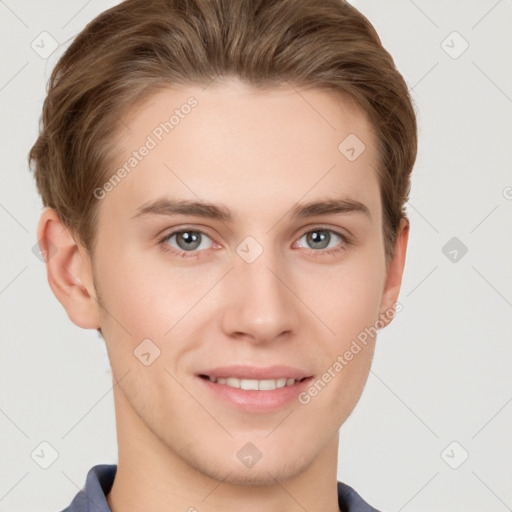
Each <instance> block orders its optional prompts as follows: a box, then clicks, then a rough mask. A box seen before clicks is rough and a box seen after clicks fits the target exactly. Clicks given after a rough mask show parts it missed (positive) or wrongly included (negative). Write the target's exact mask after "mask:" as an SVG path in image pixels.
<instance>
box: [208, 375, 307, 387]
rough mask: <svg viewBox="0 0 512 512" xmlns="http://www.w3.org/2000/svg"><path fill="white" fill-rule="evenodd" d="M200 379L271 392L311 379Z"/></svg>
mask: <svg viewBox="0 0 512 512" xmlns="http://www.w3.org/2000/svg"><path fill="white" fill-rule="evenodd" d="M199 377H201V378H202V379H205V380H209V381H210V382H213V383H216V384H222V385H225V386H228V387H231V388H235V389H243V390H245V391H273V390H275V389H280V388H284V387H291V386H294V385H295V384H297V383H300V382H304V381H305V380H308V379H311V378H312V377H303V378H302V379H294V378H287V377H280V378H277V379H261V380H259V379H239V378H237V377H211V376H209V375H204V374H201V375H199Z"/></svg>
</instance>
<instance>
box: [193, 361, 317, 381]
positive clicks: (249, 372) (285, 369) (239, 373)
mask: <svg viewBox="0 0 512 512" xmlns="http://www.w3.org/2000/svg"><path fill="white" fill-rule="evenodd" d="M198 375H206V376H207V377H215V378H217V379H218V378H227V377H236V378H238V379H256V380H264V379H279V378H287V379H296V380H301V379H304V378H305V377H311V374H309V373H307V372H306V371H304V370H300V369H299V368H293V367H291V366H285V365H276V366H267V367H259V368H258V367H256V366H244V365H234V366H221V367H218V368H213V369H211V370H205V371H203V372H199V373H198Z"/></svg>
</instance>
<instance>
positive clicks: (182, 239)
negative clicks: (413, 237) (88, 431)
mask: <svg viewBox="0 0 512 512" xmlns="http://www.w3.org/2000/svg"><path fill="white" fill-rule="evenodd" d="M119 41H122V44H119ZM416 143H417V141H416V121H415V115H414V110H413V106H412V103H411V99H410V96H409V93H408V90H407V87H406V84H405V82H404V80H403V78H402V77H401V75H400V74H399V72H398V71H397V70H396V68H395V66H394V63H393V60H392V58H391V56H390V55H389V53H388V52H387V51H386V50H385V49H384V48H383V47H382V45H381V43H380V40H379V37H378V35H377V34H376V32H375V30H374V29H373V27H372V26H371V24H370V23H369V22H368V20H367V19H366V18H365V17H364V16H363V15H362V14H360V13H359V12H358V11H357V10H356V9H355V8H354V7H352V6H350V4H348V3H346V2H343V1H341V0H314V1H313V0H311V1H305V0H301V1H299V2H296V1H293V2H292V1H290V0H277V1H276V0H272V1H265V0H246V1H241V2H231V1H227V0H155V1H151V2H148V1H141V0H127V1H125V2H123V3H121V4H119V5H117V6H115V7H113V8H111V9H109V10H108V11H106V12H104V13H102V14H101V15H100V16H98V18H96V19H95V20H93V21H92V22H91V23H90V24H89V25H87V27H86V28H85V29H84V30H83V31H82V32H81V33H80V34H79V35H78V36H77V38H76V39H75V40H74V42H73V43H72V44H71V46H70V47H69V48H68V49H67V51H66V52H65V53H64V55H63V56H62V57H61V59H60V60H59V62H58V63H57V65H56V67H55V69H54V70H53V73H52V76H51V79H50V84H49V90H48V95H47V98H46V100H45V103H44V107H43V116H42V123H41V132H40V135H39V138H38V140H37V141H36V143H35V144H34V146H33V148H32V149H31V151H30V155H29V159H30V162H31V164H32V165H33V166H34V171H35V178H36V182H37V187H38V190H39V192H40V194H41V196H42V200H43V204H44V206H45V207H47V208H46V209H45V210H44V211H43V214H42V216H41V220H40V223H39V227H38V239H39V241H40V245H41V249H42V251H43V253H44V252H46V253H47V269H48V279H49V282H50V285H51V287H52V289H53V291H54V293H55V294H56V296H57V298H58V299H59V300H60V302H61V303H62V304H63V306H64V307H65V309H66V311H67V313H68V315H69V317H70V319H71V320H72V321H73V322H74V323H75V324H77V325H78V326H80V327H83V328H91V329H98V330H99V331H100V332H101V334H102V337H103V339H104V340H105V343H106V347H107V351H108V354H109V358H110V362H111V366H112V370H113V375H114V378H115V379H117V380H119V384H118V385H117V386H116V388H115V399H116V413H117V420H118V435H119V438H120V448H121V440H123V439H124V440H126V442H129V440H128V439H129V437H130V435H132V436H133V434H134V431H136V432H137V435H138V436H139V439H141V438H142V437H143V438H144V442H146V443H148V444H149V443H153V444H152V445H153V446H155V447H156V446H157V445H158V447H159V449H161V448H162V447H163V448H164V449H165V450H168V452H169V454H172V456H173V457H177V458H179V460H181V461H186V462H187V463H189V466H191V467H194V468H196V469H200V471H201V472H203V473H204V474H208V475H210V476H216V477H218V478H219V479H222V478H224V477H225V475H226V473H227V472H228V471H232V473H231V476H230V479H231V480H232V481H233V482H236V481H246V482H247V481H251V482H254V483H256V482H264V481H266V480H265V479H266V478H267V477H268V474H269V473H268V472H270V473H271V474H272V475H274V476H275V477H278V476H280V477H281V478H286V477H287V476H290V475H291V474H292V473H293V471H299V470H300V469H301V468H305V467H307V466H308V465H311V464H312V463H313V461H314V460H316V459H317V458H318V457H319V454H321V453H322V450H324V449H325V448H326V447H327V446H328V444H329V443H330V442H332V440H333V439H334V438H335V436H336V434H337V431H338V429H339V427H340V425H341V424H342V423H343V422H344V421H345V420H346V418H347V417H348V416H349V414H350V413H351V411H352V410H353V408H354V406H355V404H356V403H357V400H358V399H359V397H360V394H361V392H362V390H363V387H364V384H365V382H366V378H367V376H368V372H369V368H370V364H371V358H372V355H373V349H374V343H375V340H376V336H375V328H374V329H373V330H371V328H372V327H375V326H377V328H382V327H384V326H385V325H387V323H389V322H390V321H391V319H392V318H393V316H394V314H393V312H394V305H395V303H396V301H397V298H398V294H399V289H400V284H401V276H402V272H403V268H404V263H405V251H406V245H407V235H408V220H407V216H406V212H405V203H406V201H407V199H408V194H409V189H410V173H411V170H412V167H413V164H414V161H415V157H416ZM192 203H194V204H192ZM189 246H190V247H189ZM50 247H52V248H55V249H54V250H53V251H52V250H50ZM50 255H51V257H48V256H50ZM369 329H370V330H369ZM365 330H366V331H365ZM362 332H371V335H370V336H366V338H365V342H364V343H363V342H361V341H359V343H357V342H356V345H357V346H358V347H359V350H357V349H356V348H354V340H358V339H359V340H361V333H362ZM347 351H348V352H351V353H352V356H350V358H349V357H346V358H343V361H344V362H343V363H341V362H340V359H339V358H338V356H342V357H343V355H344V354H346V353H347ZM142 354H149V355H148V356H144V357H142ZM144 359H145V361H144ZM336 362H338V363H339V364H341V365H342V368H341V369H340V367H339V365H338V366H336ZM233 364H238V365H252V366H256V367H268V366H273V365H288V366H291V367H294V368H298V369H300V370H302V371H303V372H306V373H307V375H308V376H310V377H311V378H312V380H311V381H310V384H309V387H307V388H304V389H303V390H302V391H303V393H302V395H301V397H302V398H300V397H297V399H296V400H294V401H292V402H290V403H288V404H287V405H286V406H284V407H280V408H276V409H275V410H272V411H268V410H267V411H256V410H249V409H245V410H244V409H241V408H240V407H234V406H232V405H231V404H228V403H225V402H223V401H222V400H220V399H219V400H213V399H211V397H210V395H209V393H210V390H209V388H206V387H205V386H206V384H205V379H204V378H202V377H200V375H204V374H205V373H207V372H208V371H209V370H212V369H215V368H217V367H220V366H227V365H233ZM326 372H328V373H329V372H330V375H331V378H329V379H328V380H327V377H326V378H325V379H324V378H322V376H323V375H325V374H326ZM318 379H320V380H322V382H323V383H324V385H321V384H318V385H317V386H316V388H317V391H316V392H314V391H311V390H312V388H311V386H313V385H314V383H315V382H318ZM307 397H309V398H307ZM313 398H314V399H313ZM286 411H287V412H290V411H293V414H290V416H289V418H288V419H287V420H286V421H285V422H284V423H283V424H282V425H281V426H280V427H279V428H278V429H276V430H275V431H274V432H273V433H272V435H268V433H269V432H270V431H271V430H272V429H273V428H275V427H276V425H277V424H278V423H279V421H281V420H282V418H283V416H284V415H285V412H286ZM121 421H122V422H123V424H124V425H125V426H124V427H123V426H122V425H120V422H121ZM123 429H124V430H123ZM290 434H292V435H290ZM123 442H124V441H123ZM248 442H251V443H253V445H254V446H256V447H257V448H258V450H259V451H260V452H261V453H262V454H263V455H262V458H261V462H260V463H258V466H255V468H251V472H250V473H249V472H248V469H247V468H246V467H244V465H243V464H240V460H239V459H237V456H236V455H237V452H238V450H240V448H242V447H243V446H245V445H246V443H248ZM258 468H260V472H258V471H257V469H258ZM255 470H256V471H255Z"/></svg>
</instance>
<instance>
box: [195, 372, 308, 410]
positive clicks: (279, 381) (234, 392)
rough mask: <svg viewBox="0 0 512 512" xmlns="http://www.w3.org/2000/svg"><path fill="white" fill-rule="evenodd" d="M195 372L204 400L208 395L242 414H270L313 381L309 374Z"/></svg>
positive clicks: (292, 399) (289, 402)
mask: <svg viewBox="0 0 512 512" xmlns="http://www.w3.org/2000/svg"><path fill="white" fill-rule="evenodd" d="M225 375H226V376H225V377H222V376H220V375H219V376H212V375H207V374H204V373H201V374H198V375H196V377H197V380H198V381H199V382H200V383H201V384H202V385H203V389H205V393H206V394H207V396H208V398H207V399H208V400H210V401H211V400H212V398H213V399H214V400H215V401H216V402H217V403H219V404H220V405H221V406H223V407H225V406H227V407H229V408H234V409H236V410H238V411H241V412H243V413H270V412H272V411H276V410H280V409H283V408H284V407H286V406H289V405H290V404H293V402H297V401H298V400H297V397H298V395H299V394H300V393H301V392H303V391H304V390H305V389H306V388H307V387H308V386H309V385H310V382H311V381H312V380H313V376H308V377H301V376H299V378H293V377H290V376H288V377H277V378H273V379H270V378H266V379H252V378H239V377H234V376H230V375H229V374H225Z"/></svg>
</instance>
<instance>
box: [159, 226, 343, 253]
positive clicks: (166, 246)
mask: <svg viewBox="0 0 512 512" xmlns="http://www.w3.org/2000/svg"><path fill="white" fill-rule="evenodd" d="M187 231H191V232H193V233H199V234H201V235H204V236H206V237H208V238H210V239H211V237H210V236H208V235H207V234H206V233H204V232H203V231H201V230H198V229H192V228H191V229H188V228H181V229H178V230H176V231H172V232H171V233H167V234H166V235H165V236H163V237H162V238H160V239H159V241H158V244H159V245H160V246H161V247H162V250H163V251H166V252H170V253H171V254H173V255H174V256H177V257H180V258H198V257H200V253H201V252H203V250H201V251H180V250H178V249H175V248H174V247H171V246H170V245H169V244H167V243H166V242H167V241H168V240H169V238H171V237H172V236H173V235H177V234H180V233H185V232H187ZM315 231H328V232H330V233H334V234H335V235H337V236H339V237H340V238H341V242H340V243H339V244H338V245H337V246H336V247H335V248H331V249H319V250H315V249H310V251H311V252H312V253H313V257H317V256H325V255H327V256H335V255H337V254H338V253H340V252H342V251H345V250H346V249H347V248H348V247H349V246H350V245H351V244H352V242H351V240H350V239H349V238H348V237H347V236H346V235H343V234H341V233H339V232H338V231H335V230H333V229H330V228H323V227H320V226H318V227H316V228H313V229H310V230H308V231H305V232H304V233H302V234H301V235H300V237H299V238H298V239H297V240H300V239H301V238H302V237H303V236H304V235H307V234H309V233H312V232H315Z"/></svg>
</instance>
